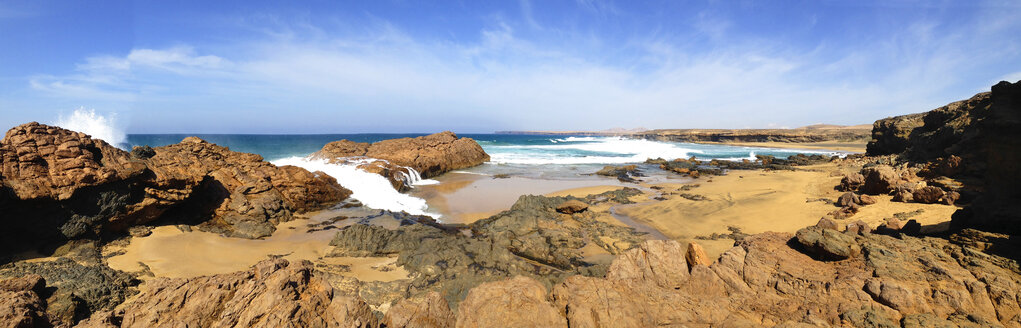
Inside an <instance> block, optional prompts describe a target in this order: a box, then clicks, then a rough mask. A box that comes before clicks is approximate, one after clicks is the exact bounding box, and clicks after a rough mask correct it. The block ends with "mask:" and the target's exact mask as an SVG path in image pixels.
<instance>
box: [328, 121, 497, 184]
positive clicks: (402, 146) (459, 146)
mask: <svg viewBox="0 0 1021 328" xmlns="http://www.w3.org/2000/svg"><path fill="white" fill-rule="evenodd" d="M312 156H313V157H316V158H325V159H337V158H347V157H369V158H376V159H382V160H386V161H389V162H391V163H394V164H397V165H401V166H407V167H411V168H413V169H415V170H416V171H418V172H419V173H420V174H421V175H422V177H423V178H430V177H435V176H437V175H440V174H443V173H445V172H448V171H452V170H457V169H462V168H467V167H472V166H476V165H479V164H482V163H485V162H487V161H489V154H486V152H485V151H483V150H482V146H479V144H478V143H476V142H475V140H472V139H471V138H458V137H457V135H456V134H454V133H453V132H450V131H446V132H440V133H435V134H430V135H427V136H422V137H416V138H400V139H390V140H383V141H380V142H375V143H372V144H369V143H360V142H353V141H350V140H340V141H334V142H331V143H328V144H326V146H324V147H323V149H322V150H320V151H318V152H316V153H315V154H313V155H312Z"/></svg>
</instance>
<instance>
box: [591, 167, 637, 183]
mask: <svg viewBox="0 0 1021 328" xmlns="http://www.w3.org/2000/svg"><path fill="white" fill-rule="evenodd" d="M596 174H598V175H602V176H608V177H616V178H617V180H620V182H630V183H638V182H639V180H637V179H635V177H642V176H645V175H643V174H642V172H641V171H639V170H638V166H637V165H621V166H612V165H611V166H604V167H603V169H601V170H599V171H596Z"/></svg>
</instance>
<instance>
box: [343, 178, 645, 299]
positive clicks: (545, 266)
mask: <svg viewBox="0 0 1021 328" xmlns="http://www.w3.org/2000/svg"><path fill="white" fill-rule="evenodd" d="M638 193H639V192H638V191H637V190H634V189H622V190H618V191H611V192H606V193H603V194H598V195H591V196H588V197H586V198H583V199H578V198H574V197H543V196H522V197H521V198H520V199H518V201H517V202H516V203H515V204H514V205H513V206H512V207H511V209H510V210H508V211H504V212H502V213H499V214H497V215H494V216H492V217H490V218H487V219H483V220H480V221H477V222H475V223H473V224H471V225H468V226H467V227H464V228H463V229H455V228H451V227H448V226H444V225H439V224H436V223H434V222H432V221H431V220H428V219H425V218H408V219H405V220H404V221H403V223H402V224H401V226H400V227H398V228H396V229H393V230H391V229H387V228H385V227H381V226H376V225H369V224H355V225H351V226H348V227H345V228H342V229H341V230H340V231H339V232H338V233H337V235H336V237H335V238H334V239H333V240H332V241H331V243H330V244H331V245H333V246H334V249H333V250H332V252H331V256H359V257H365V256H397V261H396V264H397V265H400V266H402V267H404V268H405V269H406V270H408V271H410V272H411V273H412V275H411V279H410V282H407V283H406V285H402V286H401V288H400V290H402V291H403V292H402V294H401V295H399V296H400V298H409V297H410V298H418V297H421V296H422V295H425V294H426V293H429V292H433V291H436V292H439V294H440V295H441V296H442V297H443V298H444V299H446V300H447V301H448V302H449V304H450V306H451V308H455V309H456V308H457V304H458V303H459V302H460V301H461V300H463V299H464V298H465V297H466V296H467V295H468V292H469V290H471V289H472V288H473V287H475V286H477V285H479V284H482V283H486V282H490V281H495V280H500V279H504V278H510V277H513V276H517V275H521V276H527V277H532V278H534V279H537V280H539V281H541V282H542V283H543V284H544V285H546V286H551V285H553V284H555V283H557V282H559V281H562V280H563V279H564V278H566V277H567V276H570V275H575V274H582V275H589V276H602V275H604V274H605V273H606V264H605V263H599V262H593V261H592V260H590V259H587V258H586V257H585V256H584V255H585V254H583V249H601V250H602V251H603V252H605V253H609V254H619V253H621V252H623V251H625V250H627V249H630V248H631V247H634V246H635V245H638V244H639V243H641V242H642V241H643V240H644V239H645V238H644V237H643V234H642V233H639V232H636V231H635V230H634V229H632V228H630V227H625V226H619V225H614V224H610V223H607V222H605V221H603V220H600V219H599V218H598V216H599V215H606V214H605V213H602V214H600V213H595V212H592V211H581V212H574V213H573V214H565V213H560V212H557V210H556V209H557V207H558V206H559V205H561V204H563V203H565V202H569V201H578V202H580V203H583V204H589V205H591V206H595V205H598V204H606V205H613V204H620V203H627V202H630V201H629V200H628V197H631V196H634V195H637V194H638ZM469 231H470V233H468V232H469ZM373 304H375V303H373Z"/></svg>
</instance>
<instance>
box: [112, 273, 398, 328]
mask: <svg viewBox="0 0 1021 328" xmlns="http://www.w3.org/2000/svg"><path fill="white" fill-rule="evenodd" d="M150 284H151V285H150V286H151V288H147V289H145V290H144V291H143V292H142V293H141V294H140V295H138V296H137V297H136V298H135V299H134V300H132V301H129V303H127V304H126V305H125V306H124V310H123V318H122V324H121V327H183V326H189V327H366V326H378V321H377V319H376V316H375V315H373V314H372V310H371V309H370V308H369V306H368V305H366V304H365V303H364V302H362V301H361V300H360V299H358V298H357V297H356V296H346V295H342V294H340V293H338V292H336V291H335V290H334V289H333V288H332V287H331V286H330V284H329V283H327V282H326V281H324V280H323V279H321V278H320V277H318V276H316V275H314V274H313V268H312V264H311V263H309V262H308V261H303V262H301V263H296V264H290V263H288V262H287V261H286V260H282V259H276V260H266V261H262V262H259V263H258V264H256V265H255V266H253V267H252V268H251V269H250V270H248V271H241V272H236V273H229V274H220V275H214V276H205V277H199V278H193V279H165V278H163V279H157V280H154V281H151V282H150Z"/></svg>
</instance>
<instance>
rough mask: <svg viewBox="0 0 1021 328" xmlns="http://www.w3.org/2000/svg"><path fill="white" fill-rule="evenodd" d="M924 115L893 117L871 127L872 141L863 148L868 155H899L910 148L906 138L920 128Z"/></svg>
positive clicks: (877, 122)
mask: <svg viewBox="0 0 1021 328" xmlns="http://www.w3.org/2000/svg"><path fill="white" fill-rule="evenodd" d="M924 116H925V113H918V114H908V115H901V116H894V117H889V118H885V119H882V120H878V121H876V123H874V124H873V125H872V140H871V141H869V143H868V145H866V146H865V149H866V151H867V152H868V154H870V155H890V154H900V153H901V152H903V151H904V150H906V149H908V147H910V146H911V142H910V141H909V139H908V136H910V135H911V132H912V131H914V130H915V129H916V128H918V127H920V126H922V124H923V121H922V117H924Z"/></svg>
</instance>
